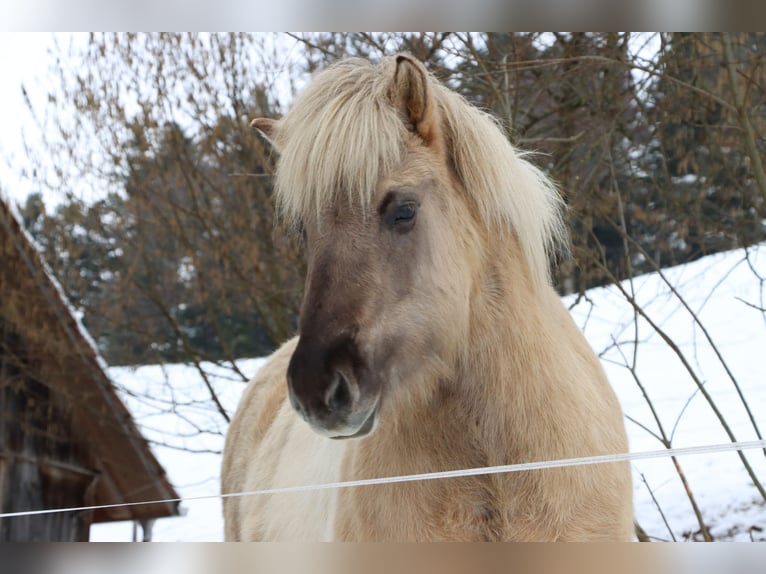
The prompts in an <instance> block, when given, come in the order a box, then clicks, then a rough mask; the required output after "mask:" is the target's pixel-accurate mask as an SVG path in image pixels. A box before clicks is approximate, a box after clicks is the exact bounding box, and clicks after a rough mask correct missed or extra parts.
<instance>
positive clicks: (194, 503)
mask: <svg viewBox="0 0 766 574" xmlns="http://www.w3.org/2000/svg"><path fill="white" fill-rule="evenodd" d="M663 273H664V277H665V280H663V279H662V277H660V276H659V275H657V274H652V275H646V276H642V277H639V278H637V279H635V280H634V281H633V283H632V285H631V283H629V282H626V283H624V284H623V288H624V289H625V290H626V292H628V293H634V294H635V295H634V297H635V300H636V302H637V303H638V305H639V306H640V307H641V308H642V309H643V310H644V311H645V312H646V314H647V316H648V317H649V319H650V320H651V322H652V323H654V324H655V326H656V327H657V328H658V329H659V330H661V331H662V332H664V333H665V334H666V335H667V336H668V337H669V338H670V339H671V340H672V341H673V342H674V343H675V345H677V347H678V350H677V351H674V350H673V349H672V348H671V347H670V346H669V345H668V344H667V343H666V342H665V341H664V340H663V338H662V337H661V336H660V335H659V334H658V332H657V329H655V328H654V327H652V326H651V325H650V324H649V323H648V322H647V321H646V320H644V319H639V320H638V321H636V320H635V313H634V309H633V307H632V306H631V305H630V304H629V303H628V302H627V301H626V299H625V297H624V296H623V295H622V294H621V293H620V292H619V290H618V289H617V288H616V287H609V288H600V289H593V290H591V291H589V292H588V293H587V296H586V297H584V298H581V299H579V300H575V298H573V297H568V298H566V299H565V300H564V302H565V304H566V305H567V306H570V307H572V315H573V317H574V318H575V320H576V321H577V323H578V325H580V326H581V328H582V329H583V331H584V332H585V334H586V336H587V338H588V340H589V341H590V343H591V345H592V346H593V348H594V349H595V350H596V352H597V353H598V354H599V356H600V357H601V359H602V362H603V364H604V367H605V369H606V371H607V374H608V376H609V379H610V381H611V383H612V385H613V387H614V389H615V391H616V392H617V395H618V396H619V398H620V401H621V403H622V406H623V409H624V411H625V414H626V417H627V418H626V427H627V429H628V433H629V436H630V443H631V451H634V452H640V451H650V450H658V449H662V448H663V445H662V444H661V442H660V441H659V440H658V438H657V437H656V436H653V435H660V434H662V433H661V432H660V431H659V427H658V423H657V420H656V419H655V417H654V416H653V414H652V411H651V409H650V408H649V406H648V403H647V400H646V399H645V398H644V394H643V393H642V390H641V387H643V389H644V391H645V393H646V396H648V397H649V399H650V400H651V402H652V404H653V406H654V409H655V410H656V412H657V418H658V419H659V421H660V423H661V425H662V428H663V430H664V433H665V434H666V436H667V438H668V439H670V440H671V443H672V446H673V447H685V446H694V445H705V444H719V443H726V442H730V439H729V438H728V436H727V434H726V433H725V432H724V430H723V427H722V425H721V423H720V421H719V419H718V418H717V417H716V415H715V414H714V413H713V410H712V408H711V407H710V405H709V404H708V402H707V400H706V399H705V397H704V396H703V395H702V393H700V392H699V391H698V390H697V385H696V384H695V382H694V380H693V377H692V376H691V374H690V372H689V370H691V371H692V372H693V373H694V376H696V377H697V379H698V380H699V381H700V382H701V383H702V385H703V386H704V389H705V390H706V391H707V393H708V394H709V395H710V396H711V397H712V398H713V400H714V402H715V404H716V405H717V407H718V409H719V410H720V412H721V415H722V416H723V418H724V419H725V421H726V423H727V424H728V425H729V426H730V427H731V432H733V434H734V435H735V437H736V439H737V440H740V441H746V440H755V439H756V438H757V436H756V433H755V430H754V428H753V422H752V421H751V420H750V418H749V416H748V414H747V412H746V410H745V408H744V407H743V401H742V399H741V398H740V396H739V393H738V392H737V389H736V387H735V384H734V382H733V380H734V381H736V383H737V385H738V386H739V389H740V391H741V393H742V395H743V396H744V398H745V400H746V401H747V403H748V404H749V406H750V409H751V411H752V413H753V416H754V418H755V424H756V425H757V426H758V427H759V428H760V429H762V430H763V431H764V432H766V368H765V367H764V365H765V364H766V314H765V313H764V312H763V311H762V309H764V307H766V305H765V304H764V300H765V299H766V287H765V286H764V279H761V278H766V244H762V245H761V246H760V247H758V248H752V249H750V250H749V251H748V252H745V251H743V250H738V251H732V252H728V253H723V254H718V255H714V256H710V257H706V258H704V259H701V260H699V261H696V262H694V263H691V264H688V265H685V266H680V267H676V268H672V269H666V270H664V272H663ZM666 281H667V284H666ZM668 284H669V285H670V286H672V288H673V289H671V287H669V286H668ZM673 290H676V291H677V293H678V294H680V296H681V297H682V298H683V300H684V301H685V302H686V304H687V305H688V307H689V309H688V310H687V309H686V308H685V307H684V305H683V304H682V303H681V300H680V299H679V297H678V296H677V295H675V294H674V293H673ZM690 311H691V312H690ZM692 312H693V313H694V315H696V316H697V317H698V318H699V323H700V324H701V325H702V326H704V328H705V329H706V330H707V332H708V335H709V336H710V338H711V339H712V342H713V344H714V345H715V348H717V349H718V354H720V355H721V357H722V359H723V362H722V361H721V359H719V358H718V356H717V353H716V352H715V350H714V348H713V346H712V345H711V344H710V342H709V341H708V340H707V337H706V335H705V333H704V332H703V329H702V328H701V327H700V325H699V324H698V323H695V320H694V318H693V315H692ZM636 342H638V345H636ZM679 354H680V355H681V356H683V358H684V360H685V361H686V363H687V365H688V367H686V366H684V364H683V361H682V360H681V358H679ZM262 361H263V360H262V359H249V360H243V361H239V362H237V367H238V369H239V371H240V372H241V375H240V374H238V373H236V372H234V370H233V369H232V368H231V366H230V365H229V366H228V367H226V366H225V365H224V366H216V365H204V366H203V370H204V372H205V374H206V376H207V378H208V380H209V382H210V384H211V385H213V387H214V388H215V389H216V392H217V393H219V395H220V396H221V401H222V404H223V406H224V408H225V409H227V410H228V411H229V412H233V410H234V408H235V407H236V403H237V400H238V399H239V396H240V394H241V392H242V390H243V388H244V382H243V377H242V375H244V376H246V377H251V376H252V375H253V374H254V373H255V372H256V371H257V369H258V367H259V366H260V365H261V364H262ZM724 363H725V367H724ZM727 369H728V372H727ZM729 373H730V374H729ZM109 374H110V376H111V377H112V379H113V380H114V381H115V383H116V384H117V386H118V387H119V389H120V392H121V395H122V397H123V399H124V400H125V403H126V404H127V406H128V408H129V409H130V410H131V411H132V412H133V414H134V416H135V418H136V420H137V422H138V424H139V426H140V427H141V429H142V431H143V433H144V435H145V436H146V437H147V438H149V439H150V440H152V441H155V442H157V443H163V444H164V445H166V446H159V445H157V446H155V447H154V452H155V453H156V455H157V457H158V459H159V460H160V462H161V463H162V465H163V466H164V467H165V469H166V470H167V473H168V476H169V478H170V481H171V482H172V483H173V484H174V485H175V487H176V488H177V490H178V492H179V493H180V495H181V496H183V497H196V496H205V495H215V494H217V493H218V490H219V482H218V480H219V466H220V455H219V454H216V451H220V450H221V448H222V447H223V437H224V433H225V423H224V421H223V417H222V416H221V415H220V414H219V413H218V412H216V410H215V408H214V406H213V405H212V403H211V401H210V400H209V394H208V392H207V389H206V386H205V384H204V382H203V379H202V377H201V374H200V372H199V371H198V369H197V368H196V367H194V366H187V365H165V366H155V365H151V366H143V367H138V368H112V369H110V370H109ZM171 382H172V385H171ZM639 383H640V385H639ZM171 407H172V411H170V412H169V410H170V409H171ZM583 424H588V421H583ZM184 448H186V449H189V450H188V451H187V450H182V449H184ZM745 455H746V457H747V459H748V460H749V461H750V464H751V465H752V467H753V469H754V471H755V473H756V475H757V476H758V477H759V478H760V480H761V481H763V482H766V455H765V454H764V452H763V451H762V450H750V451H747V452H746V453H745ZM678 461H679V464H680V466H681V468H682V470H683V472H684V474H685V476H686V479H687V482H688V485H689V488H690V490H691V492H692V493H693V495H694V497H695V499H696V501H697V504H698V506H699V507H700V510H701V513H702V516H703V517H704V521H705V523H706V524H707V525H708V527H709V528H710V532H711V534H712V535H713V537H714V538H715V539H716V540H733V541H750V540H756V541H758V540H766V505H764V501H763V499H762V497H761V496H760V495H759V493H758V491H757V490H756V488H755V487H754V486H753V483H752V481H751V480H750V478H749V477H748V475H747V473H746V472H745V469H744V467H743V465H742V463H741V461H740V459H739V457H738V455H737V454H736V453H734V452H728V453H718V454H704V455H689V456H683V457H680V458H679V459H678ZM633 469H634V494H635V497H634V498H635V509H636V518H637V520H638V522H639V523H640V525H641V526H642V527H643V528H644V530H645V531H646V532H647V533H648V534H649V535H650V536H651V537H654V538H656V539H660V540H671V539H672V538H673V537H675V539H676V540H679V541H682V540H688V539H700V535H699V533H698V531H699V525H698V523H697V520H696V519H695V516H694V513H693V511H692V507H691V504H690V502H689V498H688V496H687V494H686V491H685V489H684V486H683V484H682V482H681V480H680V479H679V475H678V473H677V472H676V470H675V467H674V466H673V463H672V461H671V460H670V459H657V460H642V461H636V462H634V463H633ZM543 472H544V471H543ZM652 494H653V496H654V498H655V499H656V501H657V502H656V503H655V502H654V501H653V499H652ZM658 507H659V508H660V509H661V510H662V513H660V511H659V510H658ZM182 508H183V509H184V513H185V514H184V516H182V517H179V518H171V519H162V520H158V521H157V522H156V524H155V526H154V530H153V539H154V540H163V541H217V540H222V538H223V520H222V515H221V504H220V500H218V499H215V498H213V499H208V500H187V501H184V502H183V503H182ZM663 514H664V520H663V516H662V515H663ZM665 521H667V524H668V526H669V528H670V530H669V529H668V526H666V524H665ZM671 530H672V533H671V532H670V531H671ZM132 531H133V528H132V524H130V523H115V524H105V525H95V526H94V527H93V528H92V530H91V538H92V539H93V540H98V541H112V540H114V541H119V540H131V539H132Z"/></svg>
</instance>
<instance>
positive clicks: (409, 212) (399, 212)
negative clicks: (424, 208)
mask: <svg viewBox="0 0 766 574" xmlns="http://www.w3.org/2000/svg"><path fill="white" fill-rule="evenodd" d="M417 213H418V204H417V203H415V202H414V201H408V202H406V203H399V204H396V205H390V206H389V209H387V214H386V223H387V224H388V226H389V227H391V228H393V229H394V230H396V231H399V232H401V233H404V232H406V231H409V230H410V229H412V227H413V225H414V224H415V216H416V215H417Z"/></svg>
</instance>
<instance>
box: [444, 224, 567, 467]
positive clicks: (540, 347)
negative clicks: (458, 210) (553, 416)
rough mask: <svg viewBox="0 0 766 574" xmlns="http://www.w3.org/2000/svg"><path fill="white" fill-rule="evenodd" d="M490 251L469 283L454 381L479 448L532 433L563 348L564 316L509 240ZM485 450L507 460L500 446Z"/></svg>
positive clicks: (545, 405) (540, 418)
mask: <svg viewBox="0 0 766 574" xmlns="http://www.w3.org/2000/svg"><path fill="white" fill-rule="evenodd" d="M491 245H492V247H490V248H489V249H488V250H487V252H486V253H487V254H486V257H485V262H486V263H485V265H484V266H483V268H482V272H481V273H482V275H481V276H480V277H478V278H477V281H476V282H475V286H474V297H473V303H472V310H471V319H470V335H469V337H468V340H467V341H466V345H465V346H464V348H463V350H462V354H461V357H460V359H459V361H458V368H457V369H456V377H455V381H454V384H455V387H456V389H458V391H457V392H459V393H461V394H462V395H463V396H464V400H466V401H467V402H466V404H468V405H470V406H471V410H472V411H474V412H475V413H481V415H482V416H481V418H480V420H479V424H478V425H477V428H476V432H477V433H479V434H480V435H481V436H480V437H479V440H480V441H481V443H482V444H491V443H492V442H493V441H500V442H503V441H507V440H508V439H507V437H518V436H519V435H520V433H523V434H525V435H530V434H534V428H535V427H536V426H537V425H541V424H543V421H544V420H545V419H546V416H545V412H546V409H547V408H548V407H549V406H550V403H549V401H550V400H551V397H552V396H554V395H555V393H551V392H550V391H551V388H550V385H551V384H552V382H554V381H556V380H557V379H558V377H557V375H556V373H557V372H559V371H560V369H561V368H562V365H561V361H560V359H559V357H558V356H557V354H556V349H557V348H560V345H564V344H566V341H563V340H559V339H558V338H556V334H557V333H560V332H561V327H560V325H561V323H562V317H561V316H560V315H561V313H562V312H563V313H565V312H566V311H565V309H564V308H563V306H562V305H561V304H560V302H559V300H558V297H557V296H556V294H555V292H554V290H553V289H552V288H551V286H550V285H549V284H547V283H544V284H539V283H538V282H535V281H534V280H533V278H532V276H531V273H530V271H529V267H528V266H527V264H526V262H525V260H524V256H523V254H522V251H521V249H520V247H519V245H518V243H517V242H516V240H515V238H512V239H510V240H508V241H505V242H494V243H492V244H491ZM541 434H544V430H542V429H541ZM490 451H492V452H495V453H497V454H498V455H499V456H501V457H507V456H508V452H507V451H506V449H505V446H504V445H501V444H496V445H494V446H491V447H490Z"/></svg>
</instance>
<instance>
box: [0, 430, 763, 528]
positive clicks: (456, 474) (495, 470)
mask: <svg viewBox="0 0 766 574" xmlns="http://www.w3.org/2000/svg"><path fill="white" fill-rule="evenodd" d="M756 448H762V449H766V440H753V441H742V442H731V443H724V444H710V445H700V446H688V447H682V448H668V449H661V450H650V451H643V452H628V453H621V454H603V455H597V456H585V457H580V458H565V459H561V460H544V461H539V462H526V463H521V464H506V465H500V466H485V467H481V468H466V469H462V470H447V471H444V472H428V473H423V474H408V475H403V476H389V477H384V478H369V479H365V480H349V481H345V482H328V483H324V484H307V485H300V486H286V487H281V488H267V489H264V490H251V491H247V492H228V493H224V494H207V495H204V496H190V497H186V498H169V499H165V500H146V501H142V502H125V503H120V504H100V505H96V506H76V507H71V508H48V509H45V510H29V511H23V512H4V513H0V518H13V517H16V516H35V515H38V514H53V513H58V512H83V511H89V510H101V509H105V508H120V507H127V506H141V505H144V504H168V503H172V502H188V501H192V500H209V499H213V498H234V497H236V496H263V495H273V494H289V493H295V492H311V491H315V490H328V489H334V488H352V487H357V486H372V485H376V484H396V483H400V482H414V481H417V480H438V479H446V478H460V477H464V476H480V475H487V474H502V473H508V472H521V471H529V470H542V469H546V468H565V467H568V466H577V465H586V464H606V463H609V462H625V461H635V460H644V459H650V458H668V457H671V456H683V455H691V454H707V453H715V452H727V451H742V450H750V449H756Z"/></svg>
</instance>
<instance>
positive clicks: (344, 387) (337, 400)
mask: <svg viewBox="0 0 766 574" xmlns="http://www.w3.org/2000/svg"><path fill="white" fill-rule="evenodd" d="M325 404H326V405H327V408H328V409H329V410H330V412H338V411H341V410H344V409H346V408H348V407H349V405H350V404H351V390H350V389H349V385H348V381H347V380H346V377H344V376H343V374H342V373H338V372H336V373H335V377H334V378H333V381H332V383H331V384H330V387H329V388H328V389H327V392H326V393H325Z"/></svg>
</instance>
